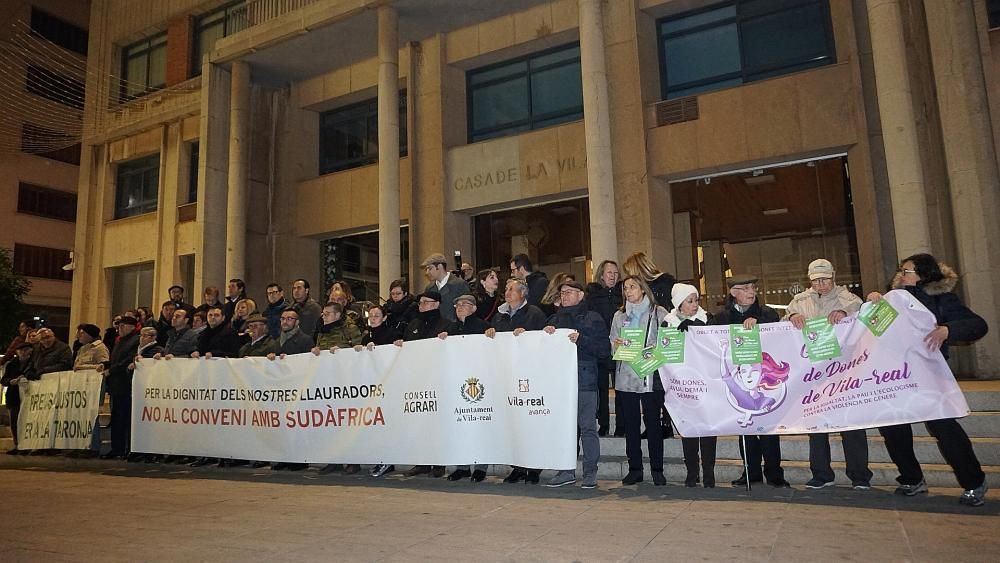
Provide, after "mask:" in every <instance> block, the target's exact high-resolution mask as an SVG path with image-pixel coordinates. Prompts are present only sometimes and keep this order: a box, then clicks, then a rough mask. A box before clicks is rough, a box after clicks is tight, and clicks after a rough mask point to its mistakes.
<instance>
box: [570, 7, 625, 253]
mask: <svg viewBox="0 0 1000 563" xmlns="http://www.w3.org/2000/svg"><path fill="white" fill-rule="evenodd" d="M602 7H603V0H579V10H580V72H581V74H582V78H583V125H584V130H585V135H586V139H585V141H586V145H587V188H588V192H589V194H588V196H589V197H588V202H589V204H590V252H591V257H592V258H593V260H594V262H599V261H601V260H617V259H618V231H617V228H616V225H615V189H614V174H613V170H612V164H611V124H610V118H609V116H610V115H611V113H610V111H609V108H608V73H607V66H606V63H605V57H604V17H603V15H602V12H601V10H602Z"/></svg>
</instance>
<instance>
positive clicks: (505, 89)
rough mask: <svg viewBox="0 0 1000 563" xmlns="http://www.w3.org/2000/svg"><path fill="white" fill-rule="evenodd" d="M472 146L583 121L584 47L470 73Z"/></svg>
mask: <svg viewBox="0 0 1000 563" xmlns="http://www.w3.org/2000/svg"><path fill="white" fill-rule="evenodd" d="M466 81H467V85H466V86H467V91H468V96H469V98H468V107H469V115H468V119H469V142H475V141H482V140H484V139H489V138H492V137H502V136H504V135H511V134H514V133H519V132H521V131H529V130H531V129H541V128H543V127H548V126H550V125H557V124H559V123H566V122H567V121H576V120H578V119H581V118H583V83H582V79H581V76H580V46H579V45H576V44H573V45H569V46H565V47H559V48H556V49H552V50H549V51H545V52H542V53H536V54H534V55H531V56H528V57H523V58H520V59H515V60H512V61H506V62H503V63H500V64H497V65H491V66H488V67H484V68H479V69H476V70H473V71H470V72H469V73H468V75H467V77H466Z"/></svg>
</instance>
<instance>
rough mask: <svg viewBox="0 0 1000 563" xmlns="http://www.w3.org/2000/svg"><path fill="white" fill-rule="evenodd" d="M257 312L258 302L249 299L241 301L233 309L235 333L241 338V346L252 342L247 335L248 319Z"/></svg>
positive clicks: (232, 322)
mask: <svg viewBox="0 0 1000 563" xmlns="http://www.w3.org/2000/svg"><path fill="white" fill-rule="evenodd" d="M256 312H257V302H256V301H254V300H253V299H250V298H249V297H247V298H245V299H240V300H239V301H237V302H236V305H235V306H234V307H233V320H232V321H231V324H232V327H233V332H235V333H236V336H237V337H239V340H240V346H243V345H244V344H246V343H247V342H250V335H248V334H247V332H246V330H247V326H246V325H247V317H249V316H250V315H252V314H254V313H256Z"/></svg>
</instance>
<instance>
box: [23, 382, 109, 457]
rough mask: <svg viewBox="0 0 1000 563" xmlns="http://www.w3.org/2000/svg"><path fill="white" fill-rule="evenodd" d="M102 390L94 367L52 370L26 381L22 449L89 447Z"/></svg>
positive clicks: (24, 385)
mask: <svg viewBox="0 0 1000 563" xmlns="http://www.w3.org/2000/svg"><path fill="white" fill-rule="evenodd" d="M100 392H101V375H100V374H99V373H97V372H96V371H94V370H82V371H60V372H56V373H48V374H45V375H43V376H42V377H41V379H39V380H38V381H28V382H27V384H22V385H21V410H20V411H18V416H17V433H18V438H17V439H18V442H17V447H18V449H21V450H41V449H48V448H56V449H61V450H82V449H87V448H89V447H90V435H91V432H93V431H94V422H95V420H96V419H97V412H98V409H99V401H100Z"/></svg>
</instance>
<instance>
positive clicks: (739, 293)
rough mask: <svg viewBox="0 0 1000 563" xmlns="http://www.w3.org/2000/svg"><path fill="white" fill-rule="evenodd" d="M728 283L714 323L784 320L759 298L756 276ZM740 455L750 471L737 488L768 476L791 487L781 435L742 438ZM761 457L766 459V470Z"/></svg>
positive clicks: (753, 323) (733, 277)
mask: <svg viewBox="0 0 1000 563" xmlns="http://www.w3.org/2000/svg"><path fill="white" fill-rule="evenodd" d="M726 285H728V286H729V295H728V296H726V303H725V305H724V306H723V309H722V310H721V311H719V313H717V314H716V315H715V317H714V318H713V319H712V320H711V322H710V324H713V325H736V324H738V325H743V328H746V329H751V328H753V327H754V326H756V325H758V324H764V323H776V322H778V321H779V320H780V319H779V318H778V313H777V312H775V310H774V309H772V308H770V307H768V306H767V305H765V304H763V303H761V302H760V300H759V299H757V277H756V276H751V275H746V274H732V275H731V276H729V277H728V278H726ZM744 443H745V444H746V448H745V451H744ZM740 456H741V457H743V458H744V459H746V464H747V467H748V468H749V472H744V473H743V475H742V476H741V477H740V478H739V479H737V480H735V481H733V482H732V485H733V486H734V487H745V486H746V485H747V480H748V479H749V482H750V483H760V482H762V481H763V480H764V478H765V477H767V483H768V484H769V485H771V486H772V487H779V488H784V487H790V486H791V485H790V484H789V483H788V481H786V480H785V470H784V469H782V468H781V442H780V441H779V439H778V437H777V436H756V435H754V436H746V437H745V439H743V440H740ZM761 460H763V462H764V471H763V472H761ZM748 473H749V474H748Z"/></svg>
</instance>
